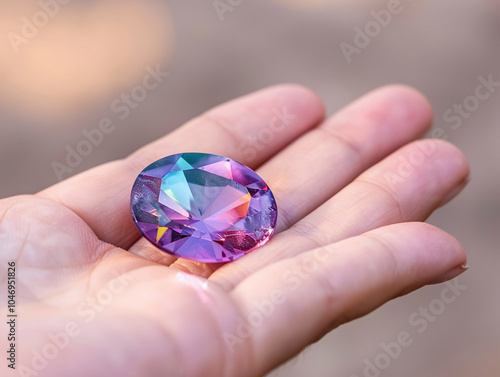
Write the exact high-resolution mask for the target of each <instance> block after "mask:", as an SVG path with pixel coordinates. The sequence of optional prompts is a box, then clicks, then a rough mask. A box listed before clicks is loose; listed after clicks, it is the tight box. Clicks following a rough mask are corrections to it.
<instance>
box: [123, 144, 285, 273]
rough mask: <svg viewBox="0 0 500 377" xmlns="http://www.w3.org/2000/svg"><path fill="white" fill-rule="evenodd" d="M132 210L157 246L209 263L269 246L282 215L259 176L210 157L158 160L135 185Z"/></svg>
mask: <svg viewBox="0 0 500 377" xmlns="http://www.w3.org/2000/svg"><path fill="white" fill-rule="evenodd" d="M131 208H132V216H133V218H134V221H135V224H136V225H137V227H138V228H139V231H140V232H141V233H142V235H143V236H144V237H145V238H146V239H147V240H149V241H150V242H151V243H153V244H154V245H155V246H157V247H158V248H160V249H161V250H163V251H166V252H167V253H169V254H172V255H175V256H176V257H179V258H185V259H191V260H194V261H198V262H206V263H216V262H228V261H232V260H235V259H237V258H239V257H241V256H243V255H245V254H247V253H249V252H250V251H252V250H253V249H255V248H257V247H260V246H262V245H264V244H265V243H266V242H267V241H269V239H270V238H271V236H272V234H273V232H274V228H275V226H276V218H277V214H278V211H277V207H276V201H275V200H274V196H273V194H272V192H271V190H270V189H269V187H268V186H267V185H266V183H265V182H264V181H263V180H262V178H260V177H259V176H258V175H257V173H255V172H254V171H253V170H252V169H250V168H248V167H246V166H245V165H242V164H240V163H238V162H236V161H233V160H231V159H230V158H227V157H222V156H217V155H214V154H205V153H182V154H175V155H172V156H168V157H165V158H162V159H161V160H158V161H156V162H153V163H152V164H151V165H149V166H148V167H147V168H146V169H144V170H143V171H142V172H141V173H140V174H139V176H138V177H137V180H136V181H135V183H134V187H133V188H132V197H131Z"/></svg>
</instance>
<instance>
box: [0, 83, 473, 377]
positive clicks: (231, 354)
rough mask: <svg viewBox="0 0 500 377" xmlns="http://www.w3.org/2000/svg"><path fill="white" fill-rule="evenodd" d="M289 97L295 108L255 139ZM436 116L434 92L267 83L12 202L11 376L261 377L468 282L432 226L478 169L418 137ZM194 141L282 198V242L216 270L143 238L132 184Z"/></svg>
mask: <svg viewBox="0 0 500 377" xmlns="http://www.w3.org/2000/svg"><path fill="white" fill-rule="evenodd" d="M283 108H285V109H286V112H287V113H289V114H292V115H293V119H292V118H290V119H289V120H288V121H287V122H286V123H287V124H286V125H285V126H286V128H284V129H283V130H281V131H280V130H278V131H273V133H272V137H266V138H262V135H263V134H264V133H263V132H267V131H263V130H265V129H267V130H269V129H270V124H271V122H272V121H273V120H272V119H273V118H275V117H276V115H275V113H276V111H281V110H282V109H283ZM431 121H432V111H431V108H430V106H429V104H428V102H427V101H426V100H425V98H424V97H423V96H422V95H421V94H419V93H418V92H416V91H415V90H413V89H410V88H407V87H403V86H390V87H384V88H381V89H378V90H376V91H374V92H371V93H369V94H367V95H366V96H364V97H362V98H361V99H359V100H357V101H356V102H354V103H352V104H351V105H349V106H348V107H346V108H344V109H342V110H341V111H339V112H338V113H337V114H335V115H334V116H333V117H331V118H328V119H324V107H323V104H322V103H321V101H320V99H319V98H318V97H317V96H316V95H315V94H314V93H312V92H311V91H309V90H308V89H305V88H302V87H299V86H295V85H282V86H277V87H271V88H268V89H264V90H262V91H259V92H256V93H253V94H250V95H248V96H245V97H242V98H240V99H237V100H234V101H231V102H229V103H226V104H224V105H221V106H219V107H217V108H215V109H212V110H210V111H209V112H207V113H206V114H203V115H201V116H200V117H198V118H196V119H194V120H192V121H190V122H189V123H187V124H186V125H184V126H183V127H181V128H179V129H177V130H176V131H174V132H172V133H171V134H169V135H167V136H165V137H164V138H162V139H160V140H157V141H155V142H153V143H151V144H149V145H147V146H145V147H143V148H142V149H140V150H138V151H137V152H135V153H133V154H132V155H131V156H129V157H127V158H125V159H123V160H118V161H114V162H110V163H107V164H104V165H101V166H98V167H96V168H94V169H91V170H89V171H86V172H84V173H82V174H79V175H77V176H75V177H73V178H70V179H68V180H66V181H63V182H61V183H59V184H57V185H55V186H52V187H49V188H48V189H46V190H44V191H42V192H40V193H38V194H36V195H29V196H26V195H25V196H17V197H12V198H7V199H3V200H1V201H0V239H1V243H0V258H1V263H2V266H4V267H3V271H6V267H5V266H6V264H7V262H8V261H15V262H16V274H17V275H16V279H17V281H16V289H17V292H16V295H17V296H16V302H17V304H16V311H17V312H18V313H22V316H21V317H20V318H18V323H17V326H18V327H17V331H18V342H17V365H16V366H17V369H18V370H16V371H15V373H16V375H18V374H19V373H21V375H25V376H31V375H33V376H50V377H58V376H69V375H71V376H74V377H78V376H121V377H125V376H126V377H128V376H202V375H203V376H218V377H219V376H222V377H224V376H236V375H237V376H261V375H262V374H264V373H266V372H268V371H270V370H271V369H273V368H275V367H277V366H278V365H280V364H281V363H283V362H285V361H286V360H288V359H290V358H291V357H293V356H294V355H296V354H297V353H298V352H300V351H301V350H302V349H303V348H304V347H306V346H307V345H309V344H311V343H312V342H315V341H317V340H318V339H320V338H321V337H322V336H323V335H325V334H326V333H327V332H328V331H330V330H332V329H334V328H335V327H337V326H339V325H341V324H343V323H345V322H347V321H351V320H353V319H356V318H358V317H360V316H363V315H366V314H367V313H369V312H370V311H372V310H374V309H376V308H377V307H379V306H380V305H382V304H384V303H385V302H387V301H388V300H391V299H393V298H395V297H398V296H400V295H403V294H406V293H409V292H411V291H412V290H415V289H417V288H420V287H422V286H424V285H427V284H434V283H439V282H442V281H446V280H449V279H452V278H454V277H456V276H458V275H459V274H460V273H462V272H463V271H464V270H465V267H462V266H464V265H465V264H466V255H465V252H464V250H463V248H462V247H461V245H460V244H459V242H458V241H457V240H456V239H455V238H453V237H452V236H451V235H449V234H447V233H445V232H444V231H442V230H440V229H437V228H435V227H433V226H431V225H429V224H425V223H423V221H424V220H425V219H426V218H427V217H428V216H429V215H430V214H431V213H432V212H433V211H434V210H435V209H437V208H438V207H440V206H441V205H443V204H444V203H446V202H447V201H449V200H451V199H452V198H453V197H454V196H455V195H456V194H458V192H459V191H460V190H461V189H462V188H463V187H464V186H465V184H466V183H467V177H468V176H469V167H468V164H467V162H466V160H465V158H464V156H463V154H462V153H461V152H460V151H459V150H458V149H457V148H455V147H454V146H453V145H451V144H449V143H447V142H444V141H440V140H427V141H424V140H420V141H415V140H416V139H418V138H419V137H421V136H422V135H423V134H424V133H425V132H426V131H427V130H428V129H429V127H430V124H431ZM259 135H260V136H259ZM268 135H269V134H267V136H268ZM252 136H253V137H254V138H255V137H256V138H257V142H255V140H254V142H249V143H248V142H247V143H245V141H246V140H247V141H248V140H249V138H251V137H252ZM259 137H260V139H259ZM264 139H265V141H262V140H264ZM252 143H253V144H252ZM259 143H260V144H259ZM249 147H250V148H254V149H253V151H255V152H256V153H249V152H248V148H249ZM187 151H192V152H197V151H199V152H208V153H215V154H220V155H225V156H228V157H231V158H233V159H235V160H237V161H239V162H241V163H243V164H245V165H248V166H250V167H251V168H253V169H255V170H256V171H257V172H258V173H259V174H260V175H261V176H262V177H263V178H264V180H265V181H266V182H267V183H268V184H269V186H270V187H271V188H272V190H273V192H274V194H275V197H276V200H277V203H278V205H279V222H278V230H277V234H276V235H275V236H274V238H273V239H272V241H270V242H269V243H268V244H267V245H265V246H264V247H262V248H260V249H258V250H255V251H253V252H252V253H250V254H248V255H246V256H244V257H242V258H240V259H239V260H237V261H235V262H231V263H228V264H225V265H222V264H219V265H208V264H202V263H196V262H192V261H187V260H181V259H179V260H176V258H174V257H171V256H169V255H167V254H165V253H162V252H160V251H158V250H157V249H156V248H154V247H153V246H152V245H150V244H149V243H148V242H147V241H145V240H144V239H141V238H140V235H139V233H138V231H137V229H136V227H135V225H134V224H133V222H132V219H131V215H130V207H129V195H130V189H131V186H132V184H133V182H134V180H135V177H136V176H137V174H138V173H139V172H140V171H141V170H142V169H143V168H144V167H145V166H147V165H148V164H149V163H151V162H152V161H154V160H156V159H158V158H161V157H164V156H166V155H170V154H174V153H179V152H187ZM3 271H2V275H1V279H2V286H5V285H6V279H7V276H6V273H4V272H3ZM0 300H1V301H0V304H1V305H2V306H6V305H7V302H6V296H5V295H4V294H3V295H0ZM2 311H3V309H2ZM54 339H56V340H54ZM1 342H3V343H2V349H8V344H7V341H6V339H5V337H3V336H2V337H1ZM50 344H52V345H50ZM54 347H56V348H54ZM37 352H38V353H39V354H38V355H42V356H39V357H38V358H37V356H36V355H37ZM43 355H49V356H50V357H47V356H43ZM41 359H43V360H41ZM44 360H45V362H44ZM6 369H7V368H6ZM8 372H9V373H14V371H12V370H10V369H8ZM9 375H10V374H9Z"/></svg>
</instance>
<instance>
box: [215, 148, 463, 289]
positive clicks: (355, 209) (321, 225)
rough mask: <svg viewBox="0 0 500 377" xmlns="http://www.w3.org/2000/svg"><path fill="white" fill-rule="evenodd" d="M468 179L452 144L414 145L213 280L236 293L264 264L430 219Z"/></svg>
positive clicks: (360, 177) (395, 154) (364, 176)
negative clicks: (373, 230)
mask: <svg viewBox="0 0 500 377" xmlns="http://www.w3.org/2000/svg"><path fill="white" fill-rule="evenodd" d="M468 175H469V166H468V164H467V160H466V159H465V157H464V155H463V154H462V152H460V150H458V149H457V148H456V147H455V146H453V145H452V144H450V143H448V142H444V141H441V140H434V139H426V140H420V141H417V142H414V143H412V144H409V145H407V146H405V147H403V148H402V149H400V150H398V151H397V152H395V153H393V154H392V155H391V156H389V157H387V158H386V159H384V160H383V161H381V162H380V163H378V164H377V165H375V166H373V167H372V168H370V169H369V170H367V171H366V172H365V173H363V174H362V175H360V176H359V177H358V178H357V179H356V180H354V181H353V182H352V183H351V184H349V185H348V186H347V187H345V188H344V189H343V190H342V191H340V192H339V193H338V194H337V195H335V196H334V197H333V198H331V199H330V200H329V201H327V202H326V203H325V204H324V205H322V206H321V207H320V208H318V209H317V210H316V211H314V212H313V213H311V214H310V215H309V216H307V217H305V218H304V219H302V220H301V221H299V222H298V223H297V224H295V225H294V226H293V227H292V228H290V229H289V230H287V231H285V232H283V233H281V234H279V235H277V236H276V238H275V239H274V240H273V242H271V243H270V244H269V245H268V246H267V247H266V249H259V250H256V251H254V252H252V253H250V254H249V255H246V256H245V257H244V258H241V259H239V260H237V261H235V262H233V263H232V264H231V265H228V266H224V267H223V268H221V269H220V270H218V271H217V272H216V273H215V274H214V275H213V276H211V279H212V280H214V281H216V282H217V283H219V284H221V285H223V286H224V287H226V288H227V289H230V288H231V287H234V286H235V285H236V284H237V283H238V282H239V281H241V280H242V279H244V278H245V277H246V276H248V275H250V274H252V273H254V272H255V271H257V270H258V269H260V268H262V266H267V265H269V264H271V263H273V262H276V261H278V260H281V259H285V258H290V257H293V256H295V255H297V254H300V253H301V252H304V251H306V250H310V249H312V248H314V247H317V246H323V245H328V244H330V243H333V242H337V241H340V240H342V239H344V238H348V237H352V236H355V235H359V234H361V233H364V232H367V231H369V230H372V229H375V228H378V227H381V226H385V225H389V224H395V223H399V222H407V221H424V220H425V219H426V218H427V217H428V216H429V215H430V214H431V213H432V212H433V211H434V210H435V209H436V208H438V207H439V206H440V205H441V203H443V202H444V201H446V200H447V199H448V197H449V196H450V194H452V195H456V194H457V193H458V192H457V188H458V189H461V188H463V186H464V184H465V183H466V182H467V181H466V178H467V177H468Z"/></svg>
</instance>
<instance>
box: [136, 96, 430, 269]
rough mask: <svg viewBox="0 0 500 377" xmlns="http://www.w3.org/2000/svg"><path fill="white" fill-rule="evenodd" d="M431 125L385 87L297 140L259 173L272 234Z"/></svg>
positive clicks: (420, 108) (182, 265) (416, 106)
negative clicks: (269, 197) (272, 207)
mask: <svg viewBox="0 0 500 377" xmlns="http://www.w3.org/2000/svg"><path fill="white" fill-rule="evenodd" d="M431 119H432V110H431V108H430V106H429V103H428V102H427V100H426V99H425V98H424V97H423V96H422V95H421V94H420V93H418V92H416V91H415V90H414V89H411V88H408V87H404V86H389V87H384V88H381V89H378V90H375V91H374V92H371V93H369V94H367V95H366V96H364V97H362V98H361V99H359V100H357V101H355V102H354V103H353V104H351V105H350V106H348V107H346V108H345V109H343V110H341V111H340V112H339V113H338V114H337V115H335V116H333V117H332V118H331V119H329V120H327V121H325V122H324V123H323V124H321V125H320V126H319V127H317V128H315V129H313V130H311V131H309V132H308V133H307V134H305V135H304V136H302V137H301V138H300V139H298V140H296V141H295V142H294V143H292V144H291V145H290V146H288V147H287V148H286V149H285V150H283V151H282V152H280V153H279V154H277V155H276V156H275V157H274V158H272V159H271V160H269V161H268V162H267V163H266V164H264V165H263V166H262V167H261V168H260V169H259V170H258V173H259V174H260V175H261V176H262V177H264V179H265V180H266V182H267V183H268V184H269V186H270V187H271V188H272V189H273V193H274V195H275V197H276V201H277V203H278V210H279V216H278V226H277V232H278V233H279V231H282V230H284V229H286V228H287V227H288V226H290V225H292V224H294V223H295V222H297V221H298V220H299V219H300V218H302V217H303V216H305V215H306V214H308V213H309V212H311V211H312V210H314V209H315V208H317V207H318V206H319V205H321V204H322V203H323V202H325V201H326V200H327V199H329V198H330V197H331V196H332V195H334V194H335V193H337V192H338V191H339V190H340V189H341V188H342V187H344V186H345V185H346V184H348V183H349V182H351V181H352V180H353V179H354V178H355V177H356V176H358V175H359V174H360V173H361V172H363V171H364V170H365V169H367V168H368V167H370V166H372V165H373V164H375V163H376V162H378V161H379V160H381V159H382V158H384V157H385V156H387V155H388V154H390V153H391V152H393V151H394V150H396V149H397V148H399V147H400V146H402V145H404V144H406V143H407V142H409V141H411V140H414V139H415V138H418V137H419V136H421V135H422V134H423V133H425V131H426V130H427V129H428V127H429V126H430V123H431ZM142 246H144V243H141V245H140V247H142ZM140 247H138V248H140ZM146 248H147V246H146ZM172 266H173V267H175V268H179V269H181V270H183V271H190V272H192V273H196V274H198V275H201V276H204V277H208V276H210V274H211V273H212V272H213V271H214V269H213V266H210V265H206V264H205V265H200V264H199V263H196V262H192V261H187V260H183V259H178V260H177V261H176V262H175V264H173V265H172Z"/></svg>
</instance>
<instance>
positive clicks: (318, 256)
mask: <svg viewBox="0 0 500 377" xmlns="http://www.w3.org/2000/svg"><path fill="white" fill-rule="evenodd" d="M465 262H466V256H465V253H464V250H463V248H462V247H461V245H460V244H459V243H458V241H457V240H455V239H454V238H453V237H452V236H450V235H449V234H446V233H445V232H443V231H441V230H439V229H437V228H434V227H432V226H430V225H428V224H424V223H406V224H397V225H391V226H388V227H385V228H380V229H377V230H375V231H372V232H369V233H366V234H364V235H361V236H357V237H354V238H349V239H347V240H344V241H341V242H339V243H336V244H331V245H328V246H326V247H323V248H319V249H316V250H313V251H310V252H307V253H304V254H301V255H299V256H297V257H294V258H290V259H286V260H283V261H280V262H278V263H275V264H273V265H271V266H268V267H267V268H265V269H263V270H261V271H259V272H258V273H256V274H254V275H252V276H250V277H249V278H247V279H245V280H244V281H243V282H241V283H240V284H239V285H238V286H237V287H236V288H235V290H234V291H233V292H232V295H233V297H234V299H235V301H236V302H237V304H239V308H240V310H241V315H242V322H241V321H240V322H241V323H245V324H246V325H247V333H248V332H249V333H250V335H249V336H248V337H246V338H245V337H243V338H244V339H242V337H241V336H240V338H239V339H238V338H237V337H238V336H239V335H238V332H237V331H235V334H233V335H234V336H235V338H231V337H229V336H226V339H231V340H232V342H229V341H228V342H226V345H227V346H228V347H229V349H230V350H231V348H232V349H233V350H235V349H237V348H236V347H238V346H241V343H242V342H252V346H251V347H248V348H250V349H253V350H254V357H255V359H254V364H255V365H258V366H260V369H259V370H258V372H260V373H264V372H266V371H268V370H269V369H271V368H272V367H273V366H275V365H277V364H278V363H280V362H282V361H285V360H286V359H288V358H290V357H292V356H293V355H295V354H296V353H298V352H299V351H300V350H301V349H302V348H304V347H305V346H306V345H308V344H310V343H311V342H314V341H316V340H318V339H319V338H320V337H321V336H323V335H325V333H326V332H327V331H329V330H330V329H331V328H332V327H336V326H338V325H339V324H342V323H344V322H346V321H350V320H352V319H354V318H357V317H360V316H362V315H365V314H367V313H368V312H370V311H372V310H374V309H375V308H377V307H378V306H380V305H382V304H383V303H385V302H386V301H388V300H390V299H392V298H395V297H397V296H399V295H400V294H402V293H404V292H408V291H409V290H413V289H416V288H418V287H421V286H423V285H425V284H427V283H430V282H432V281H434V280H436V279H439V277H440V276H442V275H444V274H446V273H447V272H448V271H450V270H453V269H456V267H457V266H461V265H463V264H465ZM462 271H463V269H462ZM459 272H460V271H458V272H457V273H459ZM448 277H449V276H448ZM263 308H264V309H263ZM290 329H293V331H291V330H290ZM245 334H246V333H245ZM240 335H241V334H240Z"/></svg>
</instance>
